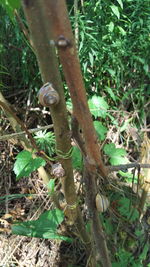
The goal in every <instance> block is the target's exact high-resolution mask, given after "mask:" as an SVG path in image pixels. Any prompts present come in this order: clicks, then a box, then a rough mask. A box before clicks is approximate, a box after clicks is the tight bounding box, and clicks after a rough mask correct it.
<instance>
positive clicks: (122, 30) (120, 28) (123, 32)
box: [118, 26, 126, 36]
mask: <svg viewBox="0 0 150 267" xmlns="http://www.w3.org/2000/svg"><path fill="white" fill-rule="evenodd" d="M118 29H119V31H120V33H121V34H122V35H123V36H125V35H126V31H125V30H124V29H123V28H122V27H120V26H118Z"/></svg>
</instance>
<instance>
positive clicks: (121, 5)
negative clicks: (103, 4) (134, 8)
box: [117, 0, 123, 9]
mask: <svg viewBox="0 0 150 267" xmlns="http://www.w3.org/2000/svg"><path fill="white" fill-rule="evenodd" d="M117 2H118V4H119V5H120V7H121V8H122V9H123V3H122V0H117Z"/></svg>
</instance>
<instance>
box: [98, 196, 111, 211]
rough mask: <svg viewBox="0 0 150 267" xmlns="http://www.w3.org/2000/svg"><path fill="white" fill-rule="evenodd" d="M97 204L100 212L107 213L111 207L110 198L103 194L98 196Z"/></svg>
mask: <svg viewBox="0 0 150 267" xmlns="http://www.w3.org/2000/svg"><path fill="white" fill-rule="evenodd" d="M95 202H96V208H97V210H98V211H99V212H105V211H106V210H107V208H108V207H109V200H108V198H107V197H105V196H104V195H102V194H97V195H96V199H95Z"/></svg>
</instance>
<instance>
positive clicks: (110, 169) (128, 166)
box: [107, 162, 150, 172]
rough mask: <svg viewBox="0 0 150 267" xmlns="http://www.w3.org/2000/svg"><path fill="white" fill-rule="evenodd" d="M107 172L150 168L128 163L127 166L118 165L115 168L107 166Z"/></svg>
mask: <svg viewBox="0 0 150 267" xmlns="http://www.w3.org/2000/svg"><path fill="white" fill-rule="evenodd" d="M107 168H108V169H109V171H111V172H113V171H119V170H126V169H130V168H150V164H141V163H138V162H135V163H129V164H120V165H116V166H107Z"/></svg>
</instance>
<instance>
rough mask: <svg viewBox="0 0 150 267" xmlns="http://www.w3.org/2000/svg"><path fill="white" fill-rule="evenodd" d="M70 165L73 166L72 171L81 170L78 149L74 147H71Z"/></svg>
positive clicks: (80, 156) (80, 157)
mask: <svg viewBox="0 0 150 267" xmlns="http://www.w3.org/2000/svg"><path fill="white" fill-rule="evenodd" d="M72 164H73V168H74V169H77V170H81V169H82V166H83V162H82V155H81V152H80V149H79V148H78V147H76V146H74V147H73V153H72Z"/></svg>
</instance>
